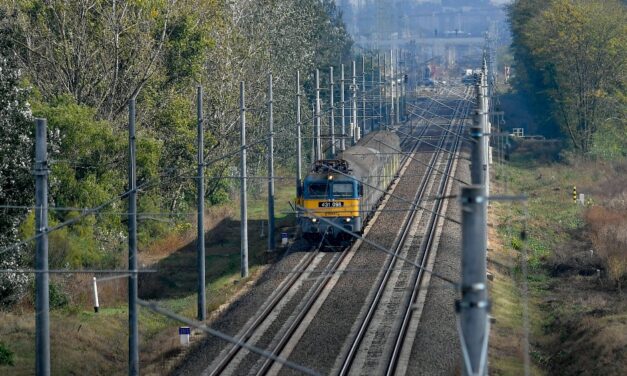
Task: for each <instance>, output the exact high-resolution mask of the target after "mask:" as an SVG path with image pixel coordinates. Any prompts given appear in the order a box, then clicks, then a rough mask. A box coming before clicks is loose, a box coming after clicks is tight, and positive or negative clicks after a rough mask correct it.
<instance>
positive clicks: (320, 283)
mask: <svg viewBox="0 0 627 376" xmlns="http://www.w3.org/2000/svg"><path fill="white" fill-rule="evenodd" d="M427 129H428V127H424V128H423V129H421V136H422V135H423V134H424V133H425V132H426V131H427ZM408 138H409V137H406V138H405V139H404V140H403V141H407V139H408ZM419 145H420V142H417V143H415V144H414V146H413V148H412V149H413V150H417V149H418V146H419ZM409 154H410V153H408V155H405V156H404V158H403V162H402V163H401V165H403V164H404V163H406V162H407V160H408V157H409ZM347 255H348V252H342V255H341V257H338V259H337V260H334V262H333V266H332V267H331V268H330V270H329V271H328V272H327V274H325V275H324V276H322V277H321V278H319V279H318V280H317V281H316V282H317V285H316V286H315V290H314V292H313V293H312V294H310V295H309V297H308V298H307V301H306V302H305V305H304V307H303V309H301V310H300V311H299V312H298V315H297V317H296V318H295V319H294V320H293V321H292V322H291V324H290V326H289V327H288V328H287V330H286V331H285V333H284V334H283V335H282V336H281V338H280V339H279V341H278V344H277V345H276V346H275V348H274V349H273V351H272V353H273V354H280V353H281V351H283V349H284V348H285V346H286V345H287V343H288V342H289V340H290V339H291V338H292V336H293V335H294V333H295V331H296V330H297V329H298V327H299V326H300V324H301V323H302V321H303V319H304V318H305V317H306V315H307V314H308V313H309V311H310V309H311V307H312V306H313V305H314V304H315V303H316V301H317V300H318V298H319V296H320V294H321V293H322V291H324V288H325V287H326V286H327V284H328V282H329V281H330V280H331V278H332V277H333V275H334V274H335V272H336V271H337V270H338V269H339V267H340V265H341V264H342V261H344V259H345V257H346V256H347ZM273 363H274V361H272V360H271V359H266V360H265V361H264V363H263V364H262V366H261V368H260V369H259V370H258V371H257V373H256V374H257V375H264V374H265V373H267V372H268V370H269V369H270V367H271V366H272V364H273Z"/></svg>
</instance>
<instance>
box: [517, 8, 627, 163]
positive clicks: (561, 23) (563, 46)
mask: <svg viewBox="0 0 627 376" xmlns="http://www.w3.org/2000/svg"><path fill="white" fill-rule="evenodd" d="M509 18H510V24H511V29H512V37H513V44H512V47H513V53H514V57H515V61H516V63H515V74H516V80H515V86H516V87H517V88H518V89H519V90H520V91H522V92H523V93H525V94H526V97H528V98H530V100H531V101H532V104H533V107H534V109H535V110H536V111H535V112H536V114H540V115H539V120H540V124H542V125H543V127H544V130H545V131H546V132H547V133H555V131H558V132H561V134H563V135H564V136H565V138H566V139H567V140H568V141H569V143H570V145H571V146H572V148H573V149H575V150H576V151H578V152H580V153H584V154H585V153H593V154H597V155H601V156H603V155H605V156H609V157H616V156H626V155H627V137H625V135H624V133H625V129H626V128H625V127H626V126H627V124H626V123H625V120H624V119H625V115H626V114H627V91H626V90H627V74H626V72H627V11H626V8H625V3H624V2H622V1H619V0H549V1H546V0H516V1H514V2H513V3H512V4H511V5H510V8H509Z"/></svg>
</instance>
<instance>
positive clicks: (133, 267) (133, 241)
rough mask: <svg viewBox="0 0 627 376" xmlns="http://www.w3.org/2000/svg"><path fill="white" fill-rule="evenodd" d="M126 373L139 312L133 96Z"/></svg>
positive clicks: (133, 356)
mask: <svg viewBox="0 0 627 376" xmlns="http://www.w3.org/2000/svg"><path fill="white" fill-rule="evenodd" d="M128 110H129V111H128V150H129V168H128V190H129V195H128V213H129V214H128V269H129V272H130V276H129V278H128V326H129V337H128V347H129V350H128V367H129V369H128V373H129V375H131V376H134V375H139V326H138V320H139V312H138V310H137V289H138V288H137V277H138V275H137V261H138V260H137V175H136V158H137V156H136V148H135V98H132V99H131V100H130V102H129V109H128Z"/></svg>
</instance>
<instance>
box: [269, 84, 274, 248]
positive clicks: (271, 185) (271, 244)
mask: <svg viewBox="0 0 627 376" xmlns="http://www.w3.org/2000/svg"><path fill="white" fill-rule="evenodd" d="M273 98H274V97H273V92H272V73H270V74H269V75H268V127H269V129H268V131H269V133H270V137H269V140H268V251H270V252H273V251H274V249H275V244H276V242H275V240H274V234H275V225H274V107H273V100H274V99H273Z"/></svg>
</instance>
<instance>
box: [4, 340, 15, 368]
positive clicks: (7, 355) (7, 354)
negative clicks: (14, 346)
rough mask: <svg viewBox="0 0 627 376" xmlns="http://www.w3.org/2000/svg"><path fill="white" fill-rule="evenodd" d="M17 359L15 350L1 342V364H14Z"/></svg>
mask: <svg viewBox="0 0 627 376" xmlns="http://www.w3.org/2000/svg"><path fill="white" fill-rule="evenodd" d="M14 365H15V359H14V354H13V351H11V350H9V348H8V347H6V346H5V344H4V343H2V342H0V366H14Z"/></svg>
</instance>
